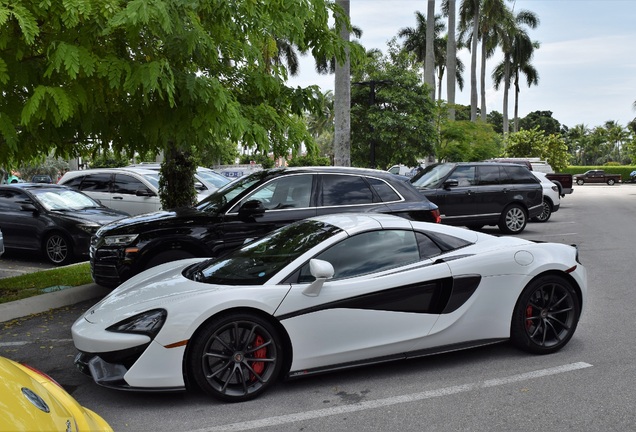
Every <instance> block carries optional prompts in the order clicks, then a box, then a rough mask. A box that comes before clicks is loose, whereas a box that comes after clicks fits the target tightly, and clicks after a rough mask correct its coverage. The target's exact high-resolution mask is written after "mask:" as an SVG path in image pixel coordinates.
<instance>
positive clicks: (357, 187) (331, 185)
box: [322, 175, 373, 206]
mask: <svg viewBox="0 0 636 432" xmlns="http://www.w3.org/2000/svg"><path fill="white" fill-rule="evenodd" d="M371 203H373V192H372V191H371V189H370V187H369V184H368V183H367V182H366V181H364V179H363V178H362V177H359V176H350V175H323V176H322V205H323V206H339V205H353V204H371Z"/></svg>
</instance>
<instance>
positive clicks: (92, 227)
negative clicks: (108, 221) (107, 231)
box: [77, 224, 101, 235]
mask: <svg viewBox="0 0 636 432" xmlns="http://www.w3.org/2000/svg"><path fill="white" fill-rule="evenodd" d="M100 226H101V225H98V224H79V225H77V227H78V228H79V229H81V230H82V231H85V232H87V233H89V234H91V235H93V234H95V233H96V232H97V230H98V229H99V227H100Z"/></svg>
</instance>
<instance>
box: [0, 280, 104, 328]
mask: <svg viewBox="0 0 636 432" xmlns="http://www.w3.org/2000/svg"><path fill="white" fill-rule="evenodd" d="M111 291H112V289H109V288H104V287H102V286H99V285H97V284H94V283H93V284H88V285H81V286H78V287H72V288H66V289H63V290H61V291H55V292H51V293H46V294H40V295H37V296H33V297H29V298H25V299H22V300H16V301H13V302H8V303H0V322H4V321H10V320H13V319H16V318H22V317H26V316H29V315H31V314H36V313H40V312H46V311H48V310H49V309H56V308H60V307H64V306H68V305H72V304H75V303H79V302H83V301H85V300H90V299H93V298H99V297H103V296H105V295H106V294H108V293H109V292H111Z"/></svg>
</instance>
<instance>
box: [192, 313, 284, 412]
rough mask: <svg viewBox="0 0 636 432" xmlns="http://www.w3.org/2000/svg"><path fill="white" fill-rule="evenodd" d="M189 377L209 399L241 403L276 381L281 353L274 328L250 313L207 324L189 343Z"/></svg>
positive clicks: (278, 339)
mask: <svg viewBox="0 0 636 432" xmlns="http://www.w3.org/2000/svg"><path fill="white" fill-rule="evenodd" d="M191 344H192V346H191V348H190V349H189V351H188V352H189V354H188V358H187V365H188V371H189V373H190V376H191V377H192V378H193V379H194V381H195V382H196V383H197V384H198V386H199V387H201V389H202V390H203V391H205V392H206V393H208V394H209V395H211V396H213V397H215V398H217V399H220V400H223V401H227V402H242V401H246V400H249V399H253V398H255V397H257V396H259V395H260V394H262V393H263V392H264V391H265V390H267V388H268V387H269V386H271V385H272V383H273V382H275V381H276V379H277V378H278V375H279V373H280V370H281V367H282V364H283V349H282V345H281V342H280V336H279V334H278V331H277V330H276V328H275V327H274V326H273V325H272V324H271V323H269V322H268V321H267V320H265V319H263V318H261V317H259V316H257V315H253V314H249V313H236V314H231V315H227V316H225V317H222V318H220V319H217V320H214V321H212V322H210V323H209V324H207V325H206V326H205V327H204V328H203V329H202V330H201V331H200V332H198V333H197V335H196V336H195V337H194V339H193V340H192V341H191Z"/></svg>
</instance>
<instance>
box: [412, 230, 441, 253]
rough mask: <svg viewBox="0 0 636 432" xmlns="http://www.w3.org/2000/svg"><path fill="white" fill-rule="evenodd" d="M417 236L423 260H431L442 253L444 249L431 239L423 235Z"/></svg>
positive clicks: (418, 234)
mask: <svg viewBox="0 0 636 432" xmlns="http://www.w3.org/2000/svg"><path fill="white" fill-rule="evenodd" d="M415 236H416V238H417V246H418V248H419V250H420V256H421V257H422V258H431V257H434V256H436V255H439V254H440V253H442V249H440V247H439V246H438V245H437V243H435V242H434V241H433V240H432V239H431V238H430V237H428V236H426V235H424V234H422V233H416V235H415Z"/></svg>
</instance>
